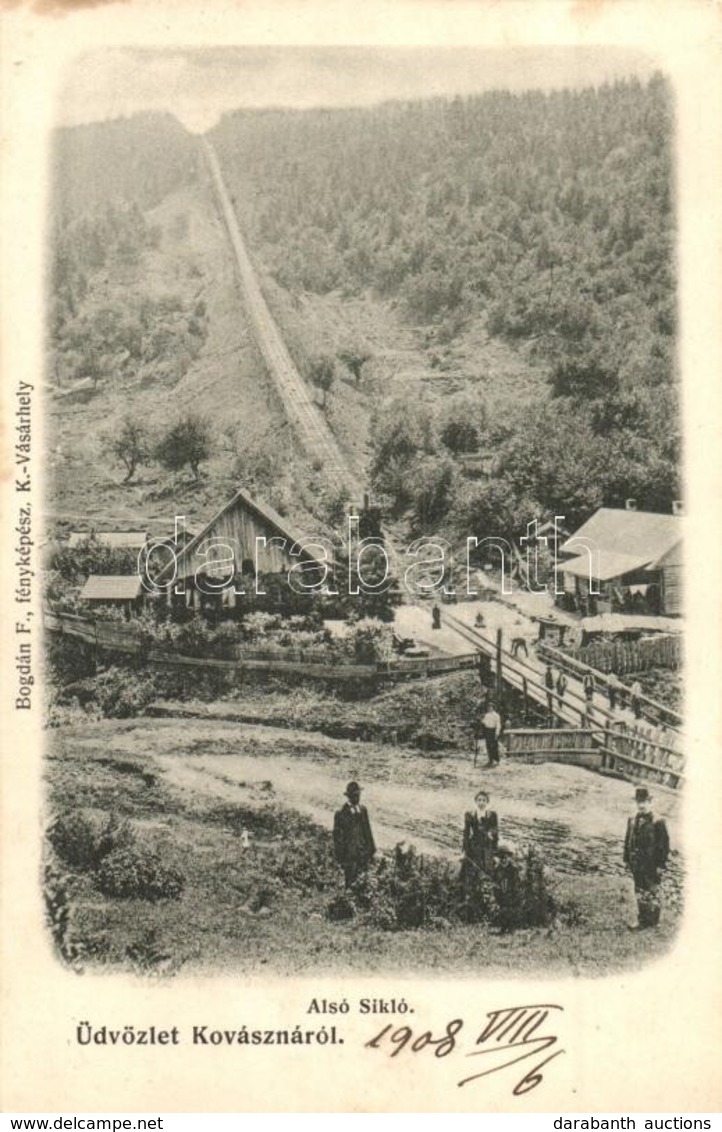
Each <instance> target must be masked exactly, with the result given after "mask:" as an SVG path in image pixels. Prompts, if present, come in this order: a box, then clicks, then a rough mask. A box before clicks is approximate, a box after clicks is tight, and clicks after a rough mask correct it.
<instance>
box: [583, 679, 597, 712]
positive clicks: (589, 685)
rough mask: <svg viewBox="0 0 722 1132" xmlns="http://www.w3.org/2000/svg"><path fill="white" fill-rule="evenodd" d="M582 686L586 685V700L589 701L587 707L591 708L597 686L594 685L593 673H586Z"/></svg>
mask: <svg viewBox="0 0 722 1132" xmlns="http://www.w3.org/2000/svg"><path fill="white" fill-rule="evenodd" d="M582 684H583V685H584V698H585V699H586V701H587V707H588V708H590V707H591V706H592V704H593V702H594V689H595V686H596V685H595V683H594V674H593V673H592V672H585V673H584V680H583V681H582Z"/></svg>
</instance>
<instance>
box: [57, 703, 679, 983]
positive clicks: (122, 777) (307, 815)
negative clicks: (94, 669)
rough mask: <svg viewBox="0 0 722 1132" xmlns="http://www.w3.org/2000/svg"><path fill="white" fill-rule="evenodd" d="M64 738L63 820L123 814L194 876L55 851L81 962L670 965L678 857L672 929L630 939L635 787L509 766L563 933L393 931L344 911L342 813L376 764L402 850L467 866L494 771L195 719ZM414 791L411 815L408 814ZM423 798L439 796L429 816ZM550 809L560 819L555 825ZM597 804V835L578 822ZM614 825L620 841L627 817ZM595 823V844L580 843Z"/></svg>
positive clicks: (159, 851)
mask: <svg viewBox="0 0 722 1132" xmlns="http://www.w3.org/2000/svg"><path fill="white" fill-rule="evenodd" d="M49 738H50V745H49V751H48V755H49V758H48V762H47V767H48V780H49V792H48V802H49V810H50V812H51V814H58V813H66V814H67V813H70V812H73V813H76V814H77V813H79V812H81V813H83V814H84V815H86V816H87V817H88V818H90V819H92V820H94V821H95V822H96V823H97V824H98V825H99V826H100V825H102V824H103V823H104V822H106V821H107V819H108V817H109V816H110V815H114V816H115V817H116V818H117V819H119V820H123V819H126V820H128V821H129V823H130V827H131V829H132V831H133V835H134V837H135V839H136V842H137V844H138V846H139V847H140V848H141V849H142V850H143V851H147V852H149V853H152V854H155V856H156V859H157V860H159V861H161V862H162V864H163V867H164V868H167V869H170V870H171V871H173V870H175V871H176V872H177V873H178V874H180V875H182V876H183V878H184V887H183V890H182V892H181V893H180V896H179V897H178V898H175V899H163V898H161V899H157V900H155V901H153V900H148V899H138V898H121V897H118V896H109V895H107V894H106V893H104V892H103V891H101V889H100V888H99V886H98V879H97V875H94V874H93V873H92V872H91V871H89V870H87V869H85V870H84V869H78V868H72V867H69V866H68V864H67V862H63V860H62V859H61V858H59V857H57V856H55V855H54V854H53V853H52V851H50V850H49V858H50V859H51V860H52V861H53V877H54V878H55V879H54V881H53V884H54V885H55V888H54V892H55V900H56V903H58V902H59V904H60V911H59V912H58V910H57V909H56V938H58V936H59V935H60V936H62V937H63V939H64V947H65V951H66V958H69V959H70V961H71V962H72V964H73V965H74V966H76V967H79V968H82V967H85V968H90V967H96V968H97V967H103V968H106V969H107V968H117V969H126V970H136V971H140V972H143V973H148V974H155V975H158V974H162V975H169V974H177V973H180V974H189V973H191V972H198V971H221V970H223V971H239V972H240V971H244V972H249V973H252V972H260V971H263V970H267V971H269V972H273V973H276V974H291V973H293V974H314V975H315V974H319V973H323V972H326V971H340V972H352V971H355V972H358V973H363V972H367V971H371V970H373V971H374V972H379V971H388V972H394V971H403V972H405V973H409V972H423V971H427V970H435V971H436V972H438V973H449V974H455V975H464V974H468V975H478V974H480V973H481V972H483V973H484V975H485V976H486V975H490V974H491V975H493V974H500V975H501V974H505V975H509V974H510V973H511V974H514V973H518V974H519V975H530V974H536V975H539V974H541V975H544V974H547V973H548V974H550V975H551V974H554V975H559V974H585V975H603V974H607V973H610V972H612V971H615V970H619V969H620V968H628V967H631V966H636V965H638V964H639V963H640V962H644V961H647V960H649V959H652V958H654V957H655V956H659V955H661V954H662V953H663V952H664V951H665V950H666V949H667V947H668V946H669V945H670V943H671V941H672V939H673V936H674V933H675V931H676V925H677V921H678V916H679V877H680V866H679V859H678V855H677V854H675V857H674V860H673V867H672V869H671V870H670V873H671V877H670V882H669V886H668V891H667V893H666V896H665V914H664V919H663V923H662V926H661V927H660V929H659V930H658V931H657V932H654V933H642V934H638V933H630V932H628V931H627V930H626V923H627V922H629V921H631V920H632V919H633V916H634V910H633V898H632V890H631V883H630V882H629V880H628V878H626V877H625V876H624V873H623V870H622V869H621V867H619V865H618V864H617V858H618V852H617V848H618V846H617V844H616V839H615V838H612V839H610V837H609V834H608V832H607V830H608V827H609V822H608V821H605V820H603V819H604V818H605V810H604V807H605V804H607V800H609V801H610V802H611V805H612V806H613V807H615V808H616V806H617V800H618V798H624V799H625V800H626V796H627V795H628V794H629V787H628V785H627V784H622V783H617V782H609V781H607V780H605V779H602V778H601V777H600V776H598V775H594V774H591V773H590V772H587V771H583V770H579V769H577V768H568V767H552V766H549V767H523V766H512V765H510V764H508V765H506V766H504V765H503V766H502V767H501V768H500V771H499V772H497V773H498V775H499V777H498V778H495V779H494V793H495V796H496V797H497V798H498V808H499V811H500V815H501V821H502V828H503V830H505V831H506V832H504V837H511V840H512V843H515V842H516V844H517V845H519V844H522V843H524V841H525V839H526V840H527V841H528V840H529V839H531V838H536V840H537V843H538V844H540V845H541V846H542V847H543V848H544V846H546V849H545V853H544V856H545V860H546V862H547V875H548V879H549V884H550V888H551V890H552V892H553V894H554V897H555V899H556V901H557V903H558V904H559V905H560V906H561V908H562V910H563V912H562V915H560V916H558V917H557V919H556V922H555V923H554V924H553V925H552V926H551V927H547V928H535V929H525V930H518V931H516V932H514V933H512V934H510V935H503V936H502V935H500V934H498V932H497V931H496V930H495V929H493V928H489V927H487V926H485V925H458V926H447V927H443V928H439V929H436V930H432V929H418V930H408V931H396V932H392V931H383V930H380V929H378V928H374V927H371V926H369V925H368V924H364V923H362V922H360V921H358V920H351V921H346V922H341V923H333V922H330V921H329V919H328V917H327V908H328V905H329V903H330V902H331V901H332V900H333V898H334V897H335V896H336V895H338V894H339V892H340V877H339V876H338V873H337V872H336V870H335V868H334V866H333V863H332V861H331V857H330V834H329V827H330V820H331V814H332V810H333V807H334V805H338V804H340V801H341V799H340V789H342V787H343V783H344V782H345V780H346V779H347V778H348V777H351V776H353V775H354V774H357V773H358V772H359V767H361V768H362V769H363V777H364V782H365V783H366V784H367V785H368V794H367V799H368V800H369V803H370V804H371V797H372V796H374V797H375V799H376V801H375V802H374V809H373V811H372V816H373V817H374V818H375V819H376V818H377V817H378V821H377V823H376V825H375V828H376V830H377V833H378V837H377V840H378V841H379V843H380V845H381V847H382V849H383V850H390V849H392V848H393V844H395V843H396V842H397V841H401V840H407V843H408V841H412V840H413V841H417V843H418V844H419V845H420V848H422V849H423V851H424V852H425V853H429V852H431V853H432V854H433V853H434V851H435V850H436V852H437V855H438V856H440V857H443V858H446V860H452V861H453V860H456V859H458V848H457V847H456V842H457V841H458V835H459V830H458V829H457V828H456V826H455V824H454V823H453V815H455V814H456V813H457V812H459V811H460V810H461V807H462V806H463V805H464V799H465V798H467V799H468V797H469V794H470V792H471V789H472V788H473V786H474V784H475V782H477V781H478V779H479V774H480V772H479V771H478V770H475V769H474V768H473V767H472V766H471V765H470V764H469V763H468V762H465V761H463V760H461V759H460V757H459V756H458V755H453V756H451V755H443V756H438V755H437V756H435V757H430V756H428V755H427V756H424V755H422V754H421V753H419V752H417V751H408V750H407V751H401V750H399V749H393V748H389V747H388V746H385V745H381V744H373V743H365V744H359V743H351V742H347V741H342V740H332V739H329V738H327V737H321V736H318V735H313V734H307V733H298V732H292V731H286V732H285V733H281V732H280V731H278V730H275V729H272V728H267V727H255V728H254V727H250V726H245V727H243V726H239V725H237V724H227V723H224V724H217V725H214V728H212V729H211V728H209V724H208V722H207V721H203V722H198V723H196V722H195V721H188V720H184V721H183V722H182V724H181V725H179V724H177V723H172V724H170V723H168V722H167V721H160V720H148V719H139V720H134V721H117V720H103V721H98V722H93V723H78V724H77V725H74V726H68V727H65V728H62V729H59V730H57V731H55V732H53V733H51V734H50V737H49ZM390 763H391V764H392V765H391V767H390ZM397 783H398V785H396V784H397ZM396 789H398V790H399V791H400V794H399V797H400V798H402V799H407V802H408V804H404V803H397V800H396V795H395V794H394V790H396ZM384 791H386V793H384ZM422 797H423V798H425V799H429V803H428V809H427V810H426V811H424V812H423V813H421V812H419V810H420V803H419V804H417V803H416V799H417V798H419V799H420V798H422ZM542 799H544V800H545V802H544V803H542ZM675 801H676V800H675ZM547 803H548V804H549V805H550V806H551V808H552V809H553V811H554V813H553V815H550V816H548V817H547V818H542V817H541V816H540V815H541V813H542V810H541V809H540V807H541V806H542V804H545V805H546V804H547ZM669 804H671V803H669ZM585 805H586V806H589V807H590V814H589V822H587V823H585V822H582V823H581V824H577V825H575V824H574V813H575V812H576V813H577V814H578V811H579V808H580V806H581V807H583V806H585ZM444 807H448V809H445V808H444ZM462 812H463V811H462ZM410 814H413V815H414V820H413V822H412V821H411V817H408V816H407V815H410ZM449 815H451V816H449ZM592 818H596V820H592ZM613 818H614V821H613V823H612V824H611V827H610V828H612V830H613V832H615V833H616V823H617V818H616V809H615V810H614V813H613ZM622 821H623V815H622V817H621V818H620V823H621V822H622ZM544 822H546V825H544ZM588 827H589V835H588V837H586V838H585V836H584V835H582V834H580V832H579V830H580V829H582V830H586V829H587V828H588ZM622 828H623V825H622ZM244 829H245V830H247V831H248V832H249V833H250V847H249V848H245V849H244V848H243V830H244ZM408 834H410V835H411V836H407V835H408ZM544 838H546V839H547V840H546V842H545V841H544ZM552 839H554V840H553V841H552ZM553 845H556V846H557V847H558V849H557V850H555V851H553V849H552V846H553ZM58 878H59V879H58ZM58 922H59V923H60V924H61V927H60V928H58V926H57V925H58ZM63 925H64V926H63Z"/></svg>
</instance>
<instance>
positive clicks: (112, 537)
mask: <svg viewBox="0 0 722 1132" xmlns="http://www.w3.org/2000/svg"><path fill="white" fill-rule="evenodd" d="M91 540H92V541H93V542H98V543H102V545H103V546H108V547H110V548H111V549H112V550H140V549H141V547H143V546H145V544H146V542H147V541H148V532H147V531H71V532H70V537H69V539H68V546H69V547H71V549H72V548H73V547H76V546H79V545H80V544H81V543H84V542H90V541H91Z"/></svg>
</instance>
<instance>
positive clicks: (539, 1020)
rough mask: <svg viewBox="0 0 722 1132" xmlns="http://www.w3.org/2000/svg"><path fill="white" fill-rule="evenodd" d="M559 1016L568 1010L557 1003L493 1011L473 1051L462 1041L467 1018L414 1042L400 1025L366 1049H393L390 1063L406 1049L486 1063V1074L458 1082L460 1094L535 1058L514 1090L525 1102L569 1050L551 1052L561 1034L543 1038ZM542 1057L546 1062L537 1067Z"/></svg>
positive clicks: (388, 1029)
mask: <svg viewBox="0 0 722 1132" xmlns="http://www.w3.org/2000/svg"><path fill="white" fill-rule="evenodd" d="M553 1010H559V1011H563V1010H564V1007H563V1006H557V1005H555V1004H554V1003H537V1004H535V1005H529V1006H504V1007H501V1008H500V1009H499V1010H490V1011H489V1012H488V1013H487V1015H486V1019H487V1020H486V1022H485V1023H484V1025H483V1027H482V1029H481V1031H480V1033H479V1034H478V1036H477V1037H476V1040H475V1041H474V1045H473V1047H472V1048H471V1049H464V1048H463V1039H462V1038H461V1037H460V1035H461V1034H462V1032H464V1031H466V1032H468V1030H469V1027H468V1026H467V1024H466V1023H465V1022H464V1019H463V1018H454V1020H453V1021H452V1022H448V1023H447V1024H446V1027H445V1029H444V1030H443V1032H442V1033H441V1034H439V1035H437V1036H436V1037H435V1036H434V1034H433V1032H432V1031H431V1030H425V1031H424V1032H423V1033H420V1034H418V1035H417V1036H414V1032H413V1031H412V1029H411V1027H410V1026H398V1027H396V1028H394V1024H393V1023H390V1024H389V1025H388V1026H384V1028H383V1030H381V1032H380V1033H378V1034H377V1035H376V1037H375V1038H372V1039H371V1041H369V1042H366V1047H367V1049H383V1048H384V1047H385V1046H391V1047H393V1048H392V1049H391V1051H390V1052H389V1057H397V1056H398V1055H399V1054H400V1053H401V1052H402V1050H405V1049H406V1050H408V1051H409V1052H410V1053H412V1054H415V1053H420V1052H421V1051H422V1050H430V1051H432V1052H433V1056H434V1057H439V1058H440V1057H448V1056H449V1055H450V1054H453V1053H455V1052H459V1053H462V1054H463V1056H465V1057H480V1058H484V1061H483V1062H480V1063H479V1064H480V1065H483V1066H484V1068H480V1069H479V1072H477V1073H472V1074H470V1075H469V1076H466V1077H464V1078H463V1079H462V1080H461V1081H458V1082H457V1084H458V1086H459V1088H461V1087H462V1086H463V1085H469V1084H471V1082H472V1081H479V1080H480V1079H481V1078H482V1077H489V1076H491V1074H493V1073H499V1072H501V1070H502V1069H508V1068H509V1067H510V1066H512V1065H517V1064H518V1063H519V1062H522V1061H527V1060H528V1059H529V1058H534V1064H533V1065H531V1066H530V1067H529V1068H527V1071H526V1072H525V1073H524V1075H523V1076H522V1077H521V1078H520V1079H519V1080H518V1081H517V1082H516V1084H515V1085H514V1088H513V1090H512V1094H513V1096H515V1097H519V1096H523V1094H524V1093H529V1092H531V1090H532V1089H535V1088H536V1087H537V1085H540V1084H541V1083H542V1081H543V1080H544V1077H543V1074H542V1072H541V1071H542V1069H544V1067H545V1066H546V1065H548V1064H549V1062H550V1061H553V1060H554V1058H555V1057H559V1055H560V1054H562V1053H564V1052H565V1051H564V1050H563V1049H557V1050H555V1051H554V1052H553V1053H552V1052H548V1051H551V1050H553V1049H554V1047H555V1046H556V1045H557V1044H558V1041H559V1039H558V1038H557V1036H556V1034H550V1033H540V1031H541V1030H542V1027H544V1024H545V1022H546V1020H547V1018H548V1017H549V1014H550V1012H551V1011H553ZM540 1055H541V1056H542V1059H541V1061H537V1060H536V1059H537V1057H538V1056H540Z"/></svg>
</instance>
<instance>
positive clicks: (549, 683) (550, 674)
mask: <svg viewBox="0 0 722 1132" xmlns="http://www.w3.org/2000/svg"><path fill="white" fill-rule="evenodd" d="M544 684H545V686H546V690H547V692H553V691H554V669H553V668H552V666H551V664H547V667H546V672H545V673H544Z"/></svg>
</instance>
